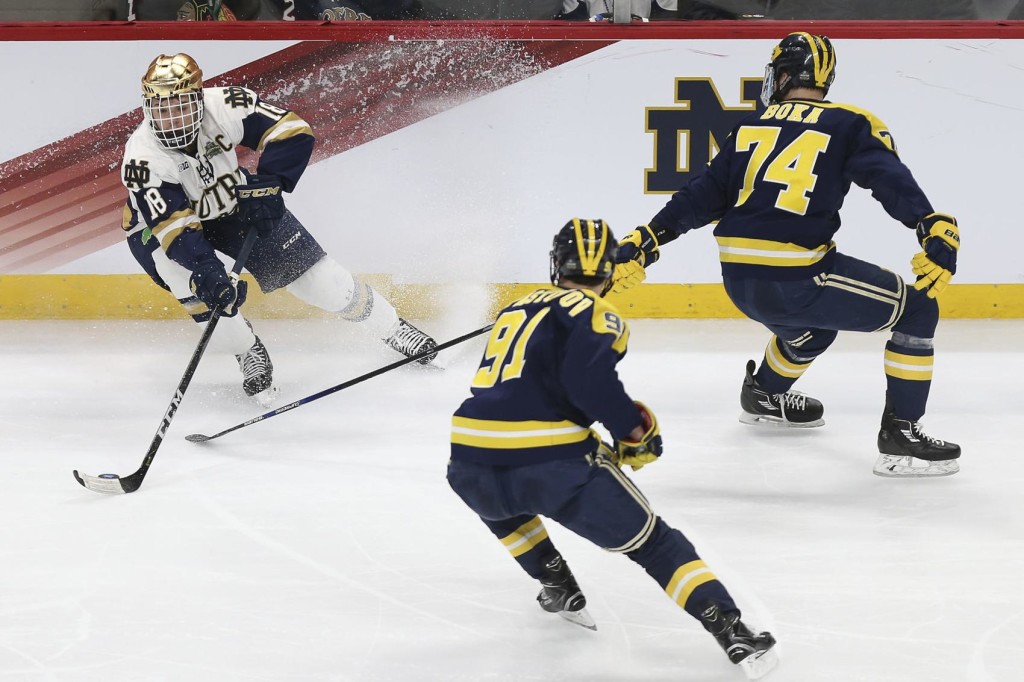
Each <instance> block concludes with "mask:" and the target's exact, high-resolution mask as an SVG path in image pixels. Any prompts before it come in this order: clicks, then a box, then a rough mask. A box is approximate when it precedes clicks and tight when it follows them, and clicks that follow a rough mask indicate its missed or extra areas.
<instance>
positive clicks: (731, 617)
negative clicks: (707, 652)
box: [700, 602, 779, 680]
mask: <svg viewBox="0 0 1024 682" xmlns="http://www.w3.org/2000/svg"><path fill="white" fill-rule="evenodd" d="M700 619H701V622H702V623H703V624H704V629H705V630H707V631H708V632H710V633H711V634H712V635H714V637H715V639H716V640H718V644H719V645H720V646H721V647H722V649H724V650H725V655H726V656H728V657H729V661H730V662H731V663H735V664H736V665H738V666H740V667H741V668H743V672H744V673H745V674H746V676H747V679H750V680H759V679H761V678H762V677H764V676H765V675H767V674H768V673H770V672H771V671H772V670H774V669H775V666H777V665H778V664H779V657H778V654H777V652H776V651H775V649H774V647H775V638H774V637H772V635H771V633H770V632H759V633H757V634H754V633H753V632H751V631H750V628H748V627H747V626H746V625H744V624H743V621H741V620H740V616H739V614H738V613H736V612H735V611H733V612H731V613H722V610H721V609H720V608H719V606H718V604H715V603H714V602H711V603H709V604H708V607H707V608H706V609H704V611H703V612H701V614H700Z"/></svg>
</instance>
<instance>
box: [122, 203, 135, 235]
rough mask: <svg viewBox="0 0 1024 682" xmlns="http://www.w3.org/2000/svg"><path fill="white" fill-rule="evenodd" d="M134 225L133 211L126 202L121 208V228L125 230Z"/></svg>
mask: <svg viewBox="0 0 1024 682" xmlns="http://www.w3.org/2000/svg"><path fill="white" fill-rule="evenodd" d="M133 227H135V211H133V210H132V209H131V206H129V205H128V204H125V205H124V208H122V209H121V229H122V230H124V231H125V232H127V231H128V230H130V229H132V228H133Z"/></svg>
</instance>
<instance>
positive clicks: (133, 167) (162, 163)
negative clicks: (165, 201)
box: [121, 124, 178, 192]
mask: <svg viewBox="0 0 1024 682" xmlns="http://www.w3.org/2000/svg"><path fill="white" fill-rule="evenodd" d="M143 125H145V124H143ZM177 171H178V169H177V161H176V160H175V159H174V158H172V157H171V155H170V153H169V152H168V151H167V150H165V149H164V148H163V147H161V146H160V143H159V142H157V140H156V138H155V137H154V136H153V135H152V134H151V133H150V132H149V130H148V129H145V128H143V127H141V126H140V127H139V128H138V129H136V130H135V132H134V133H132V135H131V137H129V138H128V142H127V144H125V147H124V159H122V161H121V182H122V183H123V184H124V186H125V187H127V188H128V189H129V190H130V191H133V192H135V191H138V190H140V189H142V188H143V187H156V186H159V185H160V184H161V183H163V182H164V181H165V180H171V179H174V178H176V177H177Z"/></svg>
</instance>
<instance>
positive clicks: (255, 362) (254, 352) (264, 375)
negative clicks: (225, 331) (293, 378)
mask: <svg viewBox="0 0 1024 682" xmlns="http://www.w3.org/2000/svg"><path fill="white" fill-rule="evenodd" d="M235 359H236V360H238V368H239V369H240V370H242V389H243V390H244V391H245V394H246V395H247V396H249V397H251V398H253V399H255V400H256V402H257V403H259V404H260V405H262V406H264V407H266V406H268V405H270V403H272V402H273V401H274V398H275V397H276V396H277V387H276V386H274V385H273V384H274V363H273V362H271V361H270V353H268V352H267V349H266V347H265V346H264V345H263V342H262V341H260V337H258V336H257V337H256V343H254V344H252V348H250V349H249V350H247V351H246V352H245V353H243V354H241V355H236V356H235Z"/></svg>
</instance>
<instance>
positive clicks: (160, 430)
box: [73, 228, 259, 495]
mask: <svg viewBox="0 0 1024 682" xmlns="http://www.w3.org/2000/svg"><path fill="white" fill-rule="evenodd" d="M258 234H259V232H258V231H257V230H256V228H250V229H249V234H247V235H246V237H245V241H244V242H243V243H242V248H241V249H240V250H239V252H238V259H237V260H235V264H234V265H233V266H232V268H231V280H232V282H237V281H238V275H239V273H240V272H241V271H242V266H244V265H245V261H246V260H247V259H248V258H249V252H250V251H252V247H253V244H255V243H256V236H257V235H258ZM220 313H221V309H220V308H219V307H217V308H214V309H213V312H212V313H211V314H210V321H209V322H207V323H206V329H204V330H203V335H202V337H200V339H199V344H198V345H197V346H196V349H195V350H194V351H193V352H192V359H191V360H189V362H188V367H186V368H185V374H184V376H182V377H181V381H180V382H178V388H176V389H175V391H174V397H172V398H171V404H170V405H168V406H167V411H166V412H165V413H164V416H163V419H161V420H160V426H159V427H157V430H156V435H155V436H153V442H152V443H150V444H149V450H148V451H147V452H146V456H145V457H144V458H143V460H142V466H140V467H139V469H138V471H136V472H135V473H134V474H131V475H130V476H125V477H124V478H122V477H120V476H118V475H117V474H100V475H99V476H90V475H89V474H82V473H79V472H78V470H77V469H75V471H74V472H73V473H74V475H75V480H76V481H78V482H79V483H81V484H82V485H84V486H85V487H86V488H88V489H89V490H92V491H94V492H97V493H105V494H107V495H122V494H124V493H133V492H135V491H136V490H138V489H139V487H140V486H141V485H142V479H144V478H145V477H146V473H147V472H148V471H149V467H150V465H151V464H152V463H153V458H154V457H156V451H157V450H158V449H159V448H160V444H161V443H162V442H163V440H164V434H165V433H167V429H168V427H170V425H171V420H172V419H174V414H175V413H176V412H177V411H178V406H179V405H180V404H181V401H182V399H183V398H184V397H185V391H186V390H187V389H188V385H189V384H190V383H191V382H192V375H193V374H195V373H196V368H197V367H198V366H199V361H200V360H201V359H202V357H203V353H205V352H206V347H207V346H208V345H209V343H210V337H212V336H213V330H214V329H216V328H217V321H218V320H220Z"/></svg>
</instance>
